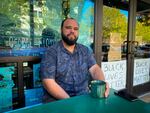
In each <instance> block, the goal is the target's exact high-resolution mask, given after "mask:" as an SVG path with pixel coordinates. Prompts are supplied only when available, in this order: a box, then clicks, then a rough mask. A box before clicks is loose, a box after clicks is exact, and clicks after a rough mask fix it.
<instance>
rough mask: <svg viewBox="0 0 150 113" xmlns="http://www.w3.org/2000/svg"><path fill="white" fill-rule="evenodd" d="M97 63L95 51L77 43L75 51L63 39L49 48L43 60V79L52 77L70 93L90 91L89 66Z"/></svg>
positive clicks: (73, 94)
mask: <svg viewBox="0 0 150 113" xmlns="http://www.w3.org/2000/svg"><path fill="white" fill-rule="evenodd" d="M94 64H96V61H95V58H94V56H93V53H92V52H91V51H90V50H89V49H88V48H87V47H86V46H84V45H81V44H76V46H75V50H74V52H73V53H70V52H69V51H68V50H67V49H65V48H64V46H63V43H62V41H59V42H58V43H56V44H55V45H53V46H51V47H49V48H48V50H47V51H46V53H45V55H44V56H43V58H42V61H41V75H42V79H46V78H51V79H55V81H56V82H57V83H58V84H59V85H60V86H61V87H62V88H63V89H64V90H65V91H66V92H67V93H68V94H69V95H70V96H76V95H81V94H86V93H88V91H89V88H88V82H89V78H90V76H89V68H90V67H92V66H93V65H94Z"/></svg>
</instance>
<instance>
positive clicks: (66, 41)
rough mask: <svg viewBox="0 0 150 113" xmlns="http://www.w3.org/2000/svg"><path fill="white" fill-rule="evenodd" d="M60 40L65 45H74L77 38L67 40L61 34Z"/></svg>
mask: <svg viewBox="0 0 150 113" xmlns="http://www.w3.org/2000/svg"><path fill="white" fill-rule="evenodd" d="M61 36H62V40H63V41H64V42H65V43H66V44H67V45H70V46H71V45H74V44H76V42H77V40H78V37H75V39H73V40H72V39H69V38H68V37H67V36H65V35H64V33H61Z"/></svg>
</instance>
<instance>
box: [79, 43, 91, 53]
mask: <svg viewBox="0 0 150 113" xmlns="http://www.w3.org/2000/svg"><path fill="white" fill-rule="evenodd" d="M77 47H78V49H80V50H82V51H89V48H88V47H87V46H85V45H83V44H80V43H78V44H77Z"/></svg>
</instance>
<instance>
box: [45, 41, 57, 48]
mask: <svg viewBox="0 0 150 113" xmlns="http://www.w3.org/2000/svg"><path fill="white" fill-rule="evenodd" d="M58 47H60V42H59V41H58V42H56V43H55V44H53V45H51V46H49V47H48V48H47V49H48V50H56V49H57V48H58Z"/></svg>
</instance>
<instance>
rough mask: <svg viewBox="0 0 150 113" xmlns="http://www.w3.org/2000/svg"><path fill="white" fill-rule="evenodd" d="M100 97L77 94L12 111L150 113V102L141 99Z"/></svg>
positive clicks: (15, 112) (23, 112) (22, 112)
mask: <svg viewBox="0 0 150 113" xmlns="http://www.w3.org/2000/svg"><path fill="white" fill-rule="evenodd" d="M113 91H114V90H111V93H110V95H109V97H108V98H103V99H98V98H93V97H91V96H90V95H82V96H76V97H72V98H69V99H64V100H59V101H55V102H50V103H47V104H42V105H37V106H34V107H30V108H21V109H18V110H14V111H11V112H10V113H150V104H149V103H145V102H143V101H140V100H136V101H134V102H131V101H128V100H125V99H123V98H121V97H119V96H116V95H114V93H113Z"/></svg>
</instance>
